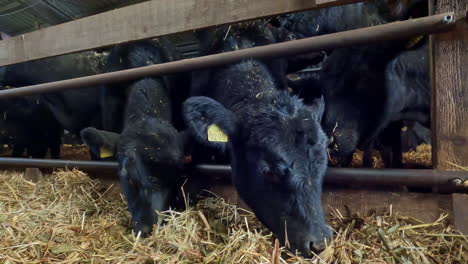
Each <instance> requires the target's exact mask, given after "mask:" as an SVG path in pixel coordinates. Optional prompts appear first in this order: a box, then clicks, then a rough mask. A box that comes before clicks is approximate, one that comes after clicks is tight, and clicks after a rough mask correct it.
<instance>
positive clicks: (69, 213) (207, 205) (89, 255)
mask: <svg viewBox="0 0 468 264" xmlns="http://www.w3.org/2000/svg"><path fill="white" fill-rule="evenodd" d="M163 215H165V219H166V221H167V224H165V225H163V226H160V227H159V228H157V230H156V231H155V232H154V234H153V235H152V236H151V237H149V238H146V239H142V238H135V237H134V235H133V234H132V231H131V222H130V216H129V213H128V212H127V210H126V204H125V202H124V199H123V198H122V196H121V195H120V193H119V192H117V191H112V189H111V188H106V187H104V186H103V185H101V184H100V182H98V181H96V180H93V179H90V178H89V177H88V176H87V175H86V174H84V173H82V172H80V171H76V170H75V171H58V172H55V173H54V174H53V175H52V176H49V177H46V178H45V180H43V181H40V182H38V183H33V182H30V181H27V180H25V179H24V178H23V176H22V174H19V173H12V172H3V173H0V226H1V227H0V263H275V264H276V263H468V253H467V252H468V237H464V236H462V235H460V234H458V233H456V232H454V230H453V228H452V226H451V225H449V224H448V223H447V220H446V216H444V215H442V216H441V217H440V219H439V220H437V221H436V222H434V223H431V224H423V223H421V222H419V221H418V220H416V219H411V218H408V217H404V216H400V215H399V214H398V213H397V212H392V211H391V210H390V211H389V212H388V213H387V214H386V215H383V216H375V215H372V216H357V215H355V216H353V217H343V216H342V215H341V213H340V212H339V211H337V210H332V213H331V215H330V216H329V220H328V222H329V223H330V225H331V227H332V228H333V229H334V230H335V231H336V233H335V240H334V241H333V243H332V244H331V245H329V246H328V248H327V249H326V250H325V251H324V252H322V253H321V254H320V256H316V257H315V258H314V260H305V259H303V258H300V257H295V256H293V255H291V254H290V253H287V252H286V251H285V250H284V249H282V248H280V247H279V246H278V244H275V241H274V238H273V237H272V235H271V233H270V232H269V231H268V230H266V229H265V228H264V227H262V226H261V224H260V223H259V222H258V221H257V220H256V219H255V217H254V216H253V214H251V213H249V212H247V211H243V210H240V209H236V208H235V206H233V205H229V204H226V203H225V202H224V201H223V200H222V199H220V198H207V199H204V200H202V201H201V202H199V203H198V204H197V205H194V206H190V207H189V208H188V209H187V210H184V211H169V212H164V213H163Z"/></svg>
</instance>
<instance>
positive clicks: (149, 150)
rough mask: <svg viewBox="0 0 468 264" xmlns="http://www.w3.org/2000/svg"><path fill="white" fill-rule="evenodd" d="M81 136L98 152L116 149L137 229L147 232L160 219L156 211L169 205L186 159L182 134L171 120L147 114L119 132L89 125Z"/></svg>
mask: <svg viewBox="0 0 468 264" xmlns="http://www.w3.org/2000/svg"><path fill="white" fill-rule="evenodd" d="M81 136H82V138H83V141H84V142H85V143H86V144H87V145H88V146H90V149H91V151H98V150H99V151H100V152H97V153H96V154H97V155H99V154H100V155H102V154H103V153H109V152H110V153H114V155H115V157H116V158H117V160H118V163H119V178H120V183H121V186H122V190H123V192H124V195H125V197H126V200H127V203H128V208H129V211H130V213H131V214H132V218H133V219H132V220H133V224H134V229H135V232H136V233H138V232H141V233H142V235H143V236H146V235H148V234H149V233H150V232H151V230H152V229H153V225H155V224H158V223H160V222H161V221H160V220H161V219H159V218H158V215H157V212H160V211H164V210H167V209H169V203H170V202H171V200H170V198H171V194H172V192H173V190H174V187H175V185H176V182H177V180H178V178H179V177H178V176H179V173H180V170H181V168H182V163H183V140H182V135H181V134H179V132H177V131H176V130H175V129H174V128H173V127H172V126H170V125H169V124H167V123H164V122H161V121H159V120H158V119H155V118H148V119H146V120H143V121H141V122H135V123H133V124H132V126H128V127H127V128H126V129H124V131H123V132H122V134H120V135H118V134H115V133H110V132H106V131H101V130H97V129H94V128H86V129H84V130H83V131H82V132H81ZM106 148H107V149H106Z"/></svg>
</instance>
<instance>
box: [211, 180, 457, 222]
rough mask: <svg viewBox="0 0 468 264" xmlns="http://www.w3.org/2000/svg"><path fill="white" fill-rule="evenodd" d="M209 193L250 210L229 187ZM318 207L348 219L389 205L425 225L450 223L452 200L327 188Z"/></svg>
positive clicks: (384, 210) (381, 210)
mask: <svg viewBox="0 0 468 264" xmlns="http://www.w3.org/2000/svg"><path fill="white" fill-rule="evenodd" d="M210 191H211V192H213V193H215V194H216V195H218V196H220V197H222V198H224V199H225V200H226V201H227V202H229V203H232V204H236V205H237V206H238V207H240V208H243V209H247V210H249V211H252V210H251V209H250V208H249V207H248V206H247V204H246V203H245V202H244V201H243V200H242V199H241V198H240V197H239V196H238V194H237V192H236V190H235V189H234V187H233V186H232V185H214V186H212V187H211V188H210ZM322 204H323V208H324V210H325V212H326V213H327V214H328V213H330V211H331V210H332V209H338V210H339V211H340V212H341V213H342V214H343V215H344V216H350V215H349V214H350V213H358V214H359V215H370V214H372V213H375V214H377V215H383V214H385V213H388V212H389V210H390V206H391V207H392V211H394V212H398V213H399V214H400V215H402V216H408V217H413V218H416V219H418V220H420V221H423V222H426V223H431V222H434V221H436V220H437V219H438V218H439V217H440V215H441V214H442V213H446V214H449V219H451V220H453V215H452V199H451V195H449V194H434V193H411V192H390V191H385V190H356V189H349V188H327V189H325V190H324V192H323V195H322ZM454 205H455V204H454ZM465 220H466V219H465Z"/></svg>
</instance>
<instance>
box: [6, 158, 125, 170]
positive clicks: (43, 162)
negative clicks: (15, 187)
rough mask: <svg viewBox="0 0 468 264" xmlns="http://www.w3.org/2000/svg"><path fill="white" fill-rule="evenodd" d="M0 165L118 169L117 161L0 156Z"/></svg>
mask: <svg viewBox="0 0 468 264" xmlns="http://www.w3.org/2000/svg"><path fill="white" fill-rule="evenodd" d="M0 167H4V168H5V167H21V168H24V167H29V168H70V169H73V168H77V169H81V170H117V167H118V164H117V162H115V161H111V162H109V161H81V160H55V159H21V158H0Z"/></svg>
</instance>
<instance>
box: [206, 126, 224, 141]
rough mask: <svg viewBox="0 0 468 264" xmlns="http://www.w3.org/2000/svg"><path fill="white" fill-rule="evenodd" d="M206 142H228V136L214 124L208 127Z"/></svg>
mask: <svg viewBox="0 0 468 264" xmlns="http://www.w3.org/2000/svg"><path fill="white" fill-rule="evenodd" d="M208 141H210V142H228V136H227V135H226V134H225V133H224V132H223V131H222V130H221V129H220V128H219V127H218V126H217V125H215V124H212V125H209V126H208Z"/></svg>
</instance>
